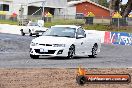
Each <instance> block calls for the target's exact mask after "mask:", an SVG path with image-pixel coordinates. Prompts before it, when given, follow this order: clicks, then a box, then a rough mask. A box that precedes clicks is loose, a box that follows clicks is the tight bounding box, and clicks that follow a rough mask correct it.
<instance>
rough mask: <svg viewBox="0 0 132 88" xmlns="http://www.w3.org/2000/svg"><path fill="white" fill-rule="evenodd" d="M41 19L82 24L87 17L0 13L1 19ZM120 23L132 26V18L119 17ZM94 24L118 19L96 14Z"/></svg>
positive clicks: (21, 20) (23, 20)
mask: <svg viewBox="0 0 132 88" xmlns="http://www.w3.org/2000/svg"><path fill="white" fill-rule="evenodd" d="M40 19H44V20H45V21H51V22H58V21H62V22H65V20H68V22H69V23H70V22H71V23H73V24H76V23H78V22H79V23H80V24H85V21H86V19H85V17H82V16H73V15H72V16H71V15H63V16H62V15H58V16H53V17H51V18H48V19H50V20H47V18H42V16H41V15H33V16H31V15H28V16H22V17H19V16H17V17H12V16H10V15H0V20H10V21H18V22H20V23H21V24H23V23H24V22H25V23H27V22H28V21H29V20H32V21H37V20H40ZM119 21H120V22H119V24H120V26H132V18H126V19H125V20H122V19H119ZM124 23H125V24H126V25H121V24H124ZM93 24H102V25H116V26H117V24H118V21H116V20H115V21H114V22H113V19H112V17H103V16H95V17H94V18H93Z"/></svg>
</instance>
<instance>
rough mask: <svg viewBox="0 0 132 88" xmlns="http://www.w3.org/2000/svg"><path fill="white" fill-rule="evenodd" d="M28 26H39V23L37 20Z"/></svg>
mask: <svg viewBox="0 0 132 88" xmlns="http://www.w3.org/2000/svg"><path fill="white" fill-rule="evenodd" d="M28 26H38V24H37V23H35V22H31V23H29V24H28Z"/></svg>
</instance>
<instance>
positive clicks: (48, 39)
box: [32, 36, 75, 44]
mask: <svg viewBox="0 0 132 88" xmlns="http://www.w3.org/2000/svg"><path fill="white" fill-rule="evenodd" d="M74 41H75V38H68V37H55V36H40V37H38V38H35V39H33V41H32V42H35V43H39V44H72V43H73V42H74Z"/></svg>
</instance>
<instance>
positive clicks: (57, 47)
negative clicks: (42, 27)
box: [30, 25, 101, 59]
mask: <svg viewBox="0 0 132 88" xmlns="http://www.w3.org/2000/svg"><path fill="white" fill-rule="evenodd" d="M100 47H101V40H100V38H98V37H97V35H93V34H90V33H88V32H85V30H84V29H83V28H82V27H81V26H76V25H55V26H52V27H51V28H50V29H48V30H47V31H46V32H44V34H43V35H42V36H40V37H38V38H35V39H33V40H32V41H31V44H30V57H31V58H33V59H37V58H39V56H65V57H67V58H69V59H72V58H74V56H89V57H93V58H94V57H96V55H97V53H98V52H100Z"/></svg>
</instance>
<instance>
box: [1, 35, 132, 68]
mask: <svg viewBox="0 0 132 88" xmlns="http://www.w3.org/2000/svg"><path fill="white" fill-rule="evenodd" d="M33 38H35V37H29V36H28V35H26V36H20V35H12V34H3V33H0V68H76V67H78V66H79V65H82V66H83V67H86V68H131V67H132V46H124V45H106V44H102V47H101V52H100V53H99V54H98V56H97V58H89V57H75V58H74V59H66V58H64V57H41V58H40V59H31V58H30V57H29V44H30V42H31V40H32V39H33Z"/></svg>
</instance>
